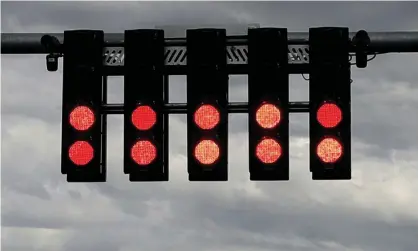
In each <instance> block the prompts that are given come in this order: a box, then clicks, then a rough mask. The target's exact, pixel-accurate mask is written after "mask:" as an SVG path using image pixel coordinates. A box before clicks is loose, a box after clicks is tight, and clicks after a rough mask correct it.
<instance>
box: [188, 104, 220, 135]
mask: <svg viewBox="0 0 418 251" xmlns="http://www.w3.org/2000/svg"><path fill="white" fill-rule="evenodd" d="M219 121H220V115H219V111H218V109H216V108H215V107H214V106H212V105H202V106H200V107H199V108H198V109H197V110H196V112H195V113H194V122H195V123H196V125H197V126H198V127H200V128H201V129H204V130H210V129H213V128H214V127H215V126H216V125H217V124H219Z"/></svg>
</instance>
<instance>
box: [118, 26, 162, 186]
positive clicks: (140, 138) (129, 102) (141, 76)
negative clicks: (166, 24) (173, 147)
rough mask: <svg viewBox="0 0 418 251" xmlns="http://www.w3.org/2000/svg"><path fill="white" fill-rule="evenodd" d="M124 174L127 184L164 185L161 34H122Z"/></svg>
mask: <svg viewBox="0 0 418 251" xmlns="http://www.w3.org/2000/svg"><path fill="white" fill-rule="evenodd" d="M124 67H125V78H124V85H125V86H124V105H125V109H124V172H125V173H126V174H129V179H130V181H167V180H168V175H167V160H166V159H165V156H166V155H165V151H167V150H168V149H167V148H168V145H167V142H164V133H168V129H167V128H164V119H165V118H167V117H165V116H164V115H163V105H164V100H163V91H164V87H163V86H164V75H163V67H164V31H163V30H152V29H149V30H144V29H141V30H126V31H125V66H124Z"/></svg>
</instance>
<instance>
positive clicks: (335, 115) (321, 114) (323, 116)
mask: <svg viewBox="0 0 418 251" xmlns="http://www.w3.org/2000/svg"><path fill="white" fill-rule="evenodd" d="M316 118H317V120H318V122H319V124H321V125H322V126H323V127H325V128H334V127H336V126H337V125H338V124H339V123H340V122H341V120H342V112H341V109H340V108H339V107H338V106H337V105H336V104H334V103H325V104H323V105H321V107H319V109H318V112H317V114H316Z"/></svg>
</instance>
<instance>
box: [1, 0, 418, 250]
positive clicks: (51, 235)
mask: <svg viewBox="0 0 418 251" xmlns="http://www.w3.org/2000/svg"><path fill="white" fill-rule="evenodd" d="M1 7H2V9H1V28H2V32H63V31H64V30H65V29H79V28H90V29H103V30H105V32H120V33H122V32H123V31H124V29H132V28H151V27H154V26H156V25H190V24H191V25H195V24H202V25H207V24H222V25H239V24H242V25H246V24H253V23H258V24H260V25H261V26H274V27H287V28H288V29H289V31H308V29H309V27H313V26H348V27H349V28H350V29H351V30H352V31H356V30H359V29H366V30H368V31H402V30H404V31H412V30H417V29H418V15H416V13H418V2H393V3H390V2H384V3H383V2H375V3H366V2H357V3H355V2H346V3H302V2H298V3H280V2H265V3H261V2H245V3H239V2H234V3H191V2H187V3H178V2H177V3H175V2H166V3H162V2H160V3H146V2H141V3H132V2H131V3H123V2H107V3H99V2H90V3H88V2H77V3H76V2H68V3H64V2H61V3H57V2H48V3H46V2H45V3H41V2H37V3H36V2H31V3H29V2H2V6H1ZM1 58H2V65H1V70H2V75H1V89H2V90H1V109H2V110H1V122H2V127H1V128H2V129H1V136H2V142H1V143H2V152H1V155H2V156H1V157H2V158H1V188H2V192H1V202H2V205H1V209H2V212H1V218H2V236H1V240H2V250H5V251H6V250H7V251H9V250H13V251H26V250H31V251H38V250H39V251H90V250H101V251H136V250H147V251H162V250H173V251H176V250H182V251H195V250H201V251H238V250H239V251H273V250H274V251H308V250H309V251H331V250H333V251H334V250H335V251H396V250H399V251H416V250H418V193H417V191H418V182H417V181H418V155H417V153H418V143H417V141H418V130H417V128H418V116H417V112H416V111H417V109H418V82H417V78H418V71H417V65H418V54H390V55H378V56H377V57H376V59H375V60H373V61H372V62H370V64H369V66H368V67H367V68H366V69H356V68H353V72H352V78H353V80H354V82H353V85H352V140H353V146H352V151H353V153H352V159H353V167H352V169H353V179H352V180H351V181H312V180H311V176H310V172H309V160H308V157H309V155H308V151H309V149H308V115H307V114H291V116H290V133H291V144H290V153H291V160H290V161H291V164H290V169H291V180H290V181H289V182H251V181H249V174H248V160H247V157H245V156H248V153H247V152H248V139H247V138H248V133H247V129H248V128H247V116H246V115H244V114H233V115H230V123H229V124H230V126H229V168H230V178H229V181H228V182H225V183H190V182H188V176H187V171H186V163H187V159H186V124H185V121H186V120H185V115H171V116H170V131H169V133H170V160H169V161H170V182H168V183H157V184H149V183H130V182H129V180H128V176H127V175H124V174H123V165H122V164H123V159H122V156H123V154H122V151H123V140H122V136H123V130H122V128H123V124H122V117H121V116H120V115H110V116H109V119H108V161H107V163H108V182H107V183H105V184H68V183H66V178H65V176H63V175H61V173H60V142H61V134H60V133H61V128H60V124H61V94H62V89H61V86H62V64H60V68H59V71H58V72H55V73H50V72H47V70H46V66H45V55H2V56H1ZM170 80H171V86H170V92H171V93H170V95H171V101H172V102H185V101H186V100H185V97H186V95H185V94H186V89H185V86H186V82H185V81H186V78H185V76H176V77H171V78H170ZM122 81H123V78H121V77H112V78H110V79H109V102H112V103H113V102H115V103H120V102H121V101H122V99H123V93H122V90H123V89H122V85H121V83H122ZM246 81H247V78H246V76H232V77H231V78H230V100H231V101H246V100H247V97H246V95H247V90H246V87H247V83H246ZM290 84H291V92H290V97H291V100H292V101H306V100H307V99H308V82H306V81H304V80H303V78H302V77H301V76H300V75H292V76H291V83H290Z"/></svg>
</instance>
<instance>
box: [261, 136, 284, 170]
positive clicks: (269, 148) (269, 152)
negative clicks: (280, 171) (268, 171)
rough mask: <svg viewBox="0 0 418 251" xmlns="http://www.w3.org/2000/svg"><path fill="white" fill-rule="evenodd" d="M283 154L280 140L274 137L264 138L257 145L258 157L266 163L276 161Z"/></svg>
mask: <svg viewBox="0 0 418 251" xmlns="http://www.w3.org/2000/svg"><path fill="white" fill-rule="evenodd" d="M281 155H282V147H281V145H280V143H279V142H277V141H276V140H274V139H272V138H264V139H262V140H261V141H260V142H259V143H258V144H257V147H256V156H257V158H258V159H259V160H260V161H261V162H263V163H265V164H272V163H275V162H276V161H277V160H278V159H279V158H280V156H281Z"/></svg>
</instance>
